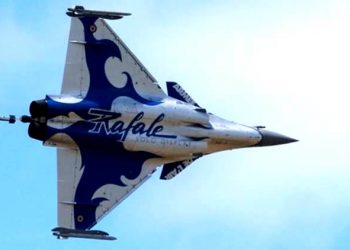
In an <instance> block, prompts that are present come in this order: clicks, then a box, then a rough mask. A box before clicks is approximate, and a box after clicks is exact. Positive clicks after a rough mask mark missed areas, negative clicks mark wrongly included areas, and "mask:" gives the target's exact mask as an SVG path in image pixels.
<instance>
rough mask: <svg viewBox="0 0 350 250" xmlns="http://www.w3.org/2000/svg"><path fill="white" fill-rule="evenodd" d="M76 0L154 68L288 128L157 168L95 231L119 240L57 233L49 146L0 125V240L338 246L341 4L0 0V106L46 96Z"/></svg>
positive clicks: (347, 169)
mask: <svg viewBox="0 0 350 250" xmlns="http://www.w3.org/2000/svg"><path fill="white" fill-rule="evenodd" d="M75 4H77V5H84V6H85V7H87V8H96V9H100V10H111V11H125V12H131V13H133V15H132V16H131V17H127V18H125V19H122V20H120V21H109V24H110V25H111V26H112V27H113V28H114V29H115V30H116V32H117V33H118V34H119V35H120V36H121V37H122V38H123V40H124V41H125V42H126V44H128V46H129V47H130V49H131V50H132V51H133V52H134V53H135V54H136V55H137V56H138V58H139V59H140V60H141V61H142V62H143V63H144V65H145V66H146V67H147V68H148V70H149V71H150V72H151V73H152V74H153V75H154V76H155V77H156V78H157V79H158V81H159V82H160V83H161V85H162V86H164V84H163V83H164V82H165V81H167V80H174V81H177V82H179V83H180V84H181V85H182V86H183V88H184V89H186V90H187V92H188V93H190V94H191V96H192V97H193V98H194V99H195V100H196V101H197V102H198V103H199V104H200V105H201V106H203V107H205V108H207V109H208V110H209V111H211V112H213V113H215V114H217V115H220V116H222V117H224V118H227V119H232V120H234V121H237V122H240V123H243V124H247V125H266V126H267V128H268V129H270V130H274V131H276V132H280V133H282V134H285V135H288V136H291V137H294V138H297V139H299V140H300V142H298V143H293V144H290V145H283V146H276V147H266V148H252V149H241V150H235V151H228V152H222V153H217V154H214V155H211V156H207V157H204V158H201V159H200V160H198V161H196V162H195V163H194V164H192V165H191V167H189V168H188V169H186V170H185V171H184V172H183V173H181V174H180V175H179V176H177V177H176V178H175V179H173V180H171V181H161V180H159V179H158V178H159V174H160V171H158V172H156V173H155V174H154V176H153V178H151V179H150V180H149V181H148V182H147V183H146V184H144V185H143V186H142V187H141V188H140V189H138V190H137V191H136V192H135V193H134V194H133V195H132V196H130V197H129V198H128V199H127V200H125V201H124V202H123V203H122V204H121V205H120V206H118V207H117V208H116V209H115V210H113V212H112V213H111V214H110V215H109V216H108V217H106V218H105V219H104V220H103V221H102V222H101V223H100V224H98V225H97V226H96V229H100V230H105V231H107V232H109V233H110V234H111V235H115V236H116V237H118V240H117V241H114V242H104V241H93V240H81V239H69V240H61V241H59V240H56V239H55V238H54V237H53V236H51V232H50V230H51V229H52V228H54V227H55V226H56V150H55V149H54V148H47V147H43V146H42V145H41V143H40V142H39V141H35V140H32V139H29V138H28V136H27V125H25V124H20V123H18V124H16V125H15V126H13V125H12V126H10V125H8V124H6V123H3V124H0V134H1V138H2V139H1V141H0V152H1V159H2V164H1V165H0V166H1V167H0V197H1V203H0V204H1V205H0V221H1V227H0V247H1V249H36V250H37V249H38V250H39V249H52V250H54V249H86V250H88V249H317V250H322V249H337V250H338V249H350V237H349V235H350V160H349V155H350V149H349V141H350V131H349V124H350V118H349V107H350V101H349V85H350V70H349V68H350V2H349V1H345V0H344V1H340V0H339V1H337V0H317V1H316V0H315V1H313V0H304V1H301V0H286V1H277V0H276V1H273V0H271V1H262V0H261V1H259V0H249V1H220V0H219V1H209V0H206V1H203V0H200V1H199V0H195V1H184V0H178V1H160V0H158V1H142V0H135V1H130V0H129V1H107V0H99V1H92V0H90V1H68V0H63V1H56V2H53V1H45V0H42V1H15V0H12V1H11V0H2V1H1V2H0V27H1V31H2V36H1V39H0V55H1V56H0V86H1V91H0V114H3V115H7V114H15V115H18V116H19V115H23V114H28V105H29V103H30V102H31V101H32V100H35V99H41V98H43V97H44V96H45V94H47V93H48V94H57V93H59V91H60V85H61V81H62V75H63V67H64V61H65V54H66V48H67V39H68V32H69V24H70V18H68V17H67V16H66V15H65V11H66V8H67V7H71V6H73V5H75Z"/></svg>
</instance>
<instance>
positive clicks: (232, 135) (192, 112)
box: [0, 6, 296, 239]
mask: <svg viewBox="0 0 350 250" xmlns="http://www.w3.org/2000/svg"><path fill="white" fill-rule="evenodd" d="M68 10H69V11H68V12H67V14H68V15H69V16H71V28H70V35H69V42H68V51H67V57H66V65H65V70H64V77H63V83H62V90H61V93H60V94H59V95H47V96H46V97H45V99H43V100H38V101H33V102H32V103H31V105H30V114H31V115H30V116H23V117H22V118H21V120H22V121H23V122H29V123H30V124H29V130H28V132H29V135H30V136H31V137H32V138H35V139H38V140H40V141H43V143H44V145H47V146H55V147H57V158H58V161H57V169H58V180H57V184H58V227H57V228H55V229H53V233H54V235H56V236H58V237H59V238H67V237H82V238H93V239H114V238H113V237H111V236H108V234H107V233H105V232H102V231H95V230H90V229H91V228H92V227H93V226H95V225H96V223H98V222H99V221H100V220H101V219H102V218H103V217H104V216H105V215H106V214H108V213H109V212H110V211H111V210H112V209H113V208H114V207H116V206H117V205H118V204H119V203H120V202H122V201H123V200H124V199H125V198H126V197H127V196H128V195H130V194H131V193H132V192H133V191H134V190H136V189H137V188H138V187H139V186H140V185H141V184H142V183H143V182H145V181H146V180H147V179H148V178H149V177H150V176H151V175H152V173H154V172H155V171H156V169H157V167H160V166H163V170H162V173H161V176H160V177H161V179H165V180H167V179H171V178H173V177H175V176H177V174H178V173H180V172H181V171H183V170H184V169H185V168H186V167H188V166H189V165H190V164H191V163H192V162H193V161H195V160H197V159H198V158H200V157H201V156H204V155H207V154H211V153H214V152H218V151H223V150H229V149H236V148H243V147H252V146H269V145H277V144H283V143H289V142H293V141H296V140H294V139H292V138H289V137H286V136H283V135H280V134H277V133H273V132H270V131H267V130H265V129H263V128H262V127H250V126H245V125H241V124H238V123H235V122H231V121H227V120H225V119H222V118H220V117H218V116H215V115H214V114H211V113H208V112H207V111H206V109H204V108H202V107H201V106H199V104H198V103H197V102H195V101H194V100H193V99H192V98H191V97H190V95H189V94H188V93H186V91H185V90H184V89H182V88H181V86H180V85H179V84H177V83H175V82H167V89H168V94H166V93H164V92H163V90H162V89H161V88H160V87H159V85H158V84H157V81H156V80H155V78H154V77H153V76H152V75H151V74H150V73H149V72H148V71H147V69H146V68H145V67H144V66H143V65H142V64H141V62H140V61H139V60H138V59H137V58H136V57H135V55H134V54H133V53H132V52H131V51H130V50H129V49H128V47H127V46H126V45H125V44H124V43H123V42H122V40H121V39H120V38H119V37H118V35H117V34H116V33H115V32H114V31H113V30H112V29H111V28H110V27H109V26H108V24H107V23H106V21H105V20H104V19H103V18H108V19H119V18H121V17H123V16H125V15H128V14H127V13H116V12H103V11H91V10H85V9H84V8H83V7H81V6H76V7H75V8H74V9H68ZM12 118H13V117H12ZM0 119H4V120H6V119H5V118H0ZM8 121H10V119H8ZM11 121H12V122H13V119H12V120H11Z"/></svg>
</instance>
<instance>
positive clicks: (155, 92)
mask: <svg viewBox="0 0 350 250" xmlns="http://www.w3.org/2000/svg"><path fill="white" fill-rule="evenodd" d="M91 19H92V21H93V24H91V23H92V22H91ZM95 19H96V20H95ZM95 19H94V18H91V17H80V18H78V17H72V18H71V28H70V34H69V41H68V49H67V56H66V65H65V69H64V77H63V83H62V89H61V94H67V95H74V96H78V97H80V98H84V97H85V96H86V95H87V93H88V91H89V89H90V88H91V87H94V89H98V88H99V87H102V86H94V85H98V84H99V83H98V82H94V81H93V80H94V79H92V77H93V76H92V75H91V71H92V70H94V71H98V68H99V67H102V68H103V71H105V74H106V77H107V79H108V80H109V82H111V84H112V85H118V84H120V82H123V81H125V79H124V78H125V75H124V74H122V73H123V72H127V73H128V74H129V75H130V76H131V78H132V80H133V83H134V87H135V89H136V91H137V92H139V93H140V94H141V95H142V96H143V97H145V98H148V99H157V100H160V99H162V98H164V97H165V96H166V94H165V93H164V92H163V90H162V89H161V88H160V87H159V86H158V84H156V79H155V78H154V77H153V76H152V75H151V73H149V72H148V70H147V69H146V68H145V66H143V65H142V63H141V62H140V61H139V60H138V59H137V58H136V56H135V55H134V54H133V53H132V52H131V51H130V49H129V48H128V47H127V46H126V45H125V43H124V42H123V41H122V40H121V39H120V37H119V36H118V35H117V34H116V33H115V32H114V31H113V30H112V29H111V27H110V26H109V25H108V24H107V23H106V21H105V20H103V19H101V18H95ZM89 37H91V39H89ZM105 41H111V42H113V43H114V45H115V46H116V49H117V50H119V51H120V54H119V53H117V52H118V51H114V53H117V54H118V56H114V55H113V53H111V54H110V57H109V58H108V60H107V61H102V62H99V58H98V57H100V58H101V59H102V57H104V55H103V53H100V54H99V51H102V50H101V47H103V46H110V45H108V44H107V43H106V44H104V43H105ZM91 52H92V53H94V58H93V60H94V61H92V60H90V61H89V59H90V58H91V57H89V56H90V55H91V54H92V53H91ZM102 52H103V51H102ZM96 56H97V58H96Z"/></svg>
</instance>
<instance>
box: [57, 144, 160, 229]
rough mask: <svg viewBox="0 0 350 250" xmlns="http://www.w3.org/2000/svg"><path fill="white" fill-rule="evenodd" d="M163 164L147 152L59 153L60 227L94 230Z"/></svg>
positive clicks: (64, 151)
mask: <svg viewBox="0 0 350 250" xmlns="http://www.w3.org/2000/svg"><path fill="white" fill-rule="evenodd" d="M163 162H164V159H162V160H160V159H159V158H154V157H153V156H152V155H151V154H150V153H146V152H129V151H126V150H120V149H116V150H113V149H111V150H109V151H106V150H96V149H89V148H81V149H58V226H59V227H62V228H68V229H77V230H88V229H90V228H92V227H93V226H94V225H95V224H96V223H97V222H98V221H100V220H101V219H102V218H103V216H104V215H106V214H107V213H109V212H110V211H111V209H113V208H114V207H115V206H117V205H118V204H119V203H120V202H122V201H123V200H124V199H125V198H126V197H127V196H128V195H130V194H131V193H132V192H133V191H134V190H136V189H137V188H138V187H139V186H140V185H141V184H142V183H143V182H145V181H146V180H147V179H148V178H149V177H150V176H151V174H152V173H153V172H154V171H155V170H156V167H157V166H159V165H161V164H162V163H163Z"/></svg>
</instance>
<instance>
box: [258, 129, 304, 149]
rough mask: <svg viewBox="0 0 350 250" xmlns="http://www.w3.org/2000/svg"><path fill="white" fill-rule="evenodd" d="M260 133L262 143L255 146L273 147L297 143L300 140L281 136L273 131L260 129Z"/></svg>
mask: <svg viewBox="0 0 350 250" xmlns="http://www.w3.org/2000/svg"><path fill="white" fill-rule="evenodd" d="M258 131H259V133H260V134H261V137H262V138H261V141H260V142H259V143H258V144H256V145H255V146H273V145H279V144H285V143H291V142H296V141H298V140H296V139H293V138H290V137H287V136H285V135H281V134H278V133H275V132H272V131H268V130H265V129H259V130H258Z"/></svg>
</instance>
